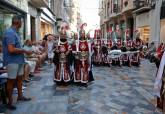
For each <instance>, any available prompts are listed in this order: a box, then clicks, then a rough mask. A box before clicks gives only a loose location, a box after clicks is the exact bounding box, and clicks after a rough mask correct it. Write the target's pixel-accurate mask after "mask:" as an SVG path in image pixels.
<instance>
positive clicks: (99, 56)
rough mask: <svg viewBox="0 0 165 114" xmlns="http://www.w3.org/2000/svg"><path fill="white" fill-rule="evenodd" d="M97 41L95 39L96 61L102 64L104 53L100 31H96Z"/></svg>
mask: <svg viewBox="0 0 165 114" xmlns="http://www.w3.org/2000/svg"><path fill="white" fill-rule="evenodd" d="M95 34H96V35H95V41H94V45H95V46H94V63H95V64H101V62H102V53H101V44H102V42H101V38H100V33H99V31H95Z"/></svg>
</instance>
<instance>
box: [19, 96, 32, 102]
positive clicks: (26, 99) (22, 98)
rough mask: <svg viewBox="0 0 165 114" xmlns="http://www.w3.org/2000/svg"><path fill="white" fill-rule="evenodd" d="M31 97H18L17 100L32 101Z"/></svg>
mask: <svg viewBox="0 0 165 114" xmlns="http://www.w3.org/2000/svg"><path fill="white" fill-rule="evenodd" d="M30 100H31V98H26V97H24V96H23V97H21V98H17V101H30Z"/></svg>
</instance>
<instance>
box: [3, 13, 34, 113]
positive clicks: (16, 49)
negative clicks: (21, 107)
mask: <svg viewBox="0 0 165 114" xmlns="http://www.w3.org/2000/svg"><path fill="white" fill-rule="evenodd" d="M21 20H22V17H21V16H13V18H12V25H11V27H10V28H9V29H7V30H6V31H5V32H4V36H3V60H4V65H5V66H6V68H7V74H8V79H7V94H8V104H7V108H8V109H10V110H15V109H16V107H15V106H14V105H13V98H12V93H13V88H14V84H15V82H16V86H17V90H18V98H17V101H29V100H31V98H26V97H24V96H23V93H22V77H23V71H24V63H25V60H24V54H28V55H30V54H32V51H27V50H24V49H22V45H21V36H20V34H19V29H20V28H21V25H22V21H21Z"/></svg>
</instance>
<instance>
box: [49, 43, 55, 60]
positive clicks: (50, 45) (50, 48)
mask: <svg viewBox="0 0 165 114" xmlns="http://www.w3.org/2000/svg"><path fill="white" fill-rule="evenodd" d="M53 45H54V43H53V42H52V41H50V42H48V58H49V59H52V58H53V56H54V53H53Z"/></svg>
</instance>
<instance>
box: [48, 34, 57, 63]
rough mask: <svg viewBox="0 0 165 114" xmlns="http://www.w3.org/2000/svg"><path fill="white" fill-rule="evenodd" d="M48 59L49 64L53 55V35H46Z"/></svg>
mask: <svg viewBox="0 0 165 114" xmlns="http://www.w3.org/2000/svg"><path fill="white" fill-rule="evenodd" d="M47 38H48V42H47V44H48V61H49V63H50V65H51V64H52V63H53V57H54V52H53V51H54V47H55V44H54V42H53V35H51V34H50V35H48V37H47Z"/></svg>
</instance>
